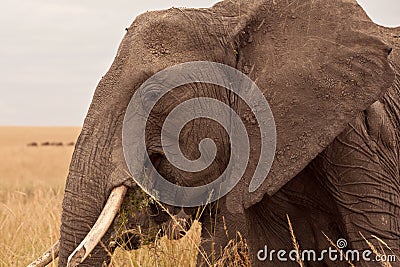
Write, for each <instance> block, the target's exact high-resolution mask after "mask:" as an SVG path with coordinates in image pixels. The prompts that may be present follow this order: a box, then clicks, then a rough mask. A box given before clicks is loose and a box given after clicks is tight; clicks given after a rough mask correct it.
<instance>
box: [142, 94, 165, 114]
mask: <svg viewBox="0 0 400 267" xmlns="http://www.w3.org/2000/svg"><path fill="white" fill-rule="evenodd" d="M160 95H161V92H160V91H159V90H158V89H150V90H147V91H146V92H145V93H144V94H143V95H142V101H143V102H142V103H143V107H144V108H145V110H146V111H147V112H149V111H150V110H151V108H152V107H153V106H154V105H155V104H156V102H157V100H158V98H159V97H160Z"/></svg>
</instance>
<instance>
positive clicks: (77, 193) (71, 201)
mask: <svg viewBox="0 0 400 267" xmlns="http://www.w3.org/2000/svg"><path fill="white" fill-rule="evenodd" d="M87 122H88V119H87V120H86V122H85V126H84V128H83V129H82V132H81V135H80V136H79V139H78V142H77V145H76V148H75V151H74V155H73V157H72V161H71V165H70V169H69V174H68V178H67V183H66V188H65V194H64V199H63V204H62V209H63V211H62V217H61V222H62V224H61V228H60V253H59V266H67V262H68V257H69V256H70V255H71V254H72V252H73V251H74V250H75V249H76V248H77V247H78V245H79V244H80V243H81V242H82V241H83V239H84V238H85V237H86V236H87V234H88V233H89V231H90V230H91V229H92V228H93V226H94V224H95V222H96V221H97V219H98V218H99V216H100V214H101V212H102V210H103V208H104V206H105V204H106V201H107V198H108V196H109V195H110V193H111V191H112V190H113V188H115V187H118V186H119V185H121V184H114V182H113V181H112V180H110V176H111V171H112V170H113V169H114V166H113V163H112V162H111V161H110V158H109V155H110V154H111V151H112V147H113V146H112V144H110V140H109V139H106V138H100V139H99V138H96V135H97V134H99V135H103V134H104V133H100V132H97V131H98V130H93V129H103V131H109V128H108V129H107V127H99V126H98V125H97V126H95V127H94V125H90V123H87ZM103 136H104V135H103ZM105 136H107V135H105ZM109 238H110V231H107V232H106V233H105V234H104V236H103V238H102V239H101V241H102V242H99V244H97V246H96V247H95V248H94V249H93V251H92V252H91V254H90V256H89V257H88V258H87V259H86V260H85V261H84V262H83V263H82V264H81V265H80V266H101V264H102V263H103V261H105V260H106V261H107V260H109V257H108V253H107V251H106V249H105V248H104V247H103V246H102V243H103V244H105V245H107V244H108V240H109Z"/></svg>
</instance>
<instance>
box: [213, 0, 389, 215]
mask: <svg viewBox="0 0 400 267" xmlns="http://www.w3.org/2000/svg"><path fill="white" fill-rule="evenodd" d="M228 2H229V5H228V6H229V8H231V6H232V1H228ZM256 2H257V1H256ZM254 3H255V2H253V3H252V4H251V5H252V8H251V10H253V11H251V12H252V13H250V14H249V13H247V14H246V20H247V24H246V26H245V27H244V28H243V29H242V31H241V33H240V34H239V36H238V40H239V44H240V47H239V48H238V55H239V58H238V65H237V68H238V69H239V70H241V71H243V72H244V73H246V74H248V75H249V76H250V78H252V79H253V80H254V81H256V83H257V85H258V86H259V88H260V89H261V90H262V91H263V93H264V96H265V98H266V99H267V100H268V102H269V104H270V107H271V110H272V112H273V115H274V118H275V123H276V128H277V149H276V155H275V160H274V163H273V165H272V168H271V170H270V172H269V174H268V176H267V178H266V179H265V181H264V182H263V183H262V184H261V186H260V187H259V188H258V189H257V190H256V191H254V192H249V189H248V185H249V184H250V181H251V178H252V175H253V173H254V169H255V167H256V165H257V164H263V163H262V162H258V161H257V159H255V160H251V161H250V164H249V167H248V169H247V171H246V174H245V177H244V179H243V180H242V182H240V183H239V184H238V185H237V186H236V188H234V190H233V191H232V192H231V193H230V194H229V195H228V203H233V204H232V205H230V207H228V208H230V209H231V210H233V211H234V210H235V209H236V208H235V207H236V206H237V205H236V204H235V203H237V204H243V206H244V207H245V208H247V207H249V206H251V205H253V204H255V203H257V202H259V201H260V200H261V199H262V197H263V196H264V195H265V194H266V193H267V194H269V195H272V194H274V193H275V192H277V191H278V190H279V189H280V188H281V187H282V186H284V185H285V184H286V183H287V182H288V181H289V180H291V179H292V178H293V177H295V176H296V175H297V174H298V173H299V172H300V171H301V170H302V169H303V168H305V167H306V166H307V164H309V163H310V161H312V160H313V159H314V158H315V157H316V156H317V155H318V154H319V153H320V152H322V151H323V150H324V149H325V148H326V147H327V146H328V145H329V144H330V143H331V142H332V141H333V139H334V138H335V137H336V136H337V135H339V133H340V132H342V131H343V130H344V128H345V127H346V125H347V123H349V122H350V121H351V120H352V119H353V118H354V117H355V116H356V114H357V113H359V112H361V111H363V110H365V109H366V108H367V107H368V106H370V105H371V104H372V103H374V102H375V101H376V100H377V99H379V98H380V97H382V96H383V94H384V93H385V91H386V90H387V88H389V87H390V86H391V84H392V81H393V79H394V74H393V71H392V69H391V68H390V66H389V64H388V55H389V53H390V48H389V46H387V45H386V44H384V43H383V42H382V41H381V40H380V39H379V38H377V37H375V36H374V35H373V34H371V32H370V30H366V29H367V28H374V27H378V26H377V25H375V24H374V23H373V22H372V21H370V20H369V19H368V17H367V16H366V15H365V13H364V11H363V10H362V8H361V7H360V6H359V5H358V4H357V3H356V1H355V0H335V1H332V0H304V1H291V0H289V1H279V0H271V1H262V2H260V1H259V2H258V6H257V8H254ZM222 5H223V4H221V6H222ZM221 6H219V7H218V8H221ZM241 9H242V10H243V9H245V8H244V7H243V6H242V7H241ZM360 18H363V25H364V26H363V27H358V26H359V25H360ZM255 143H257V141H256V142H255ZM238 206H240V205H238Z"/></svg>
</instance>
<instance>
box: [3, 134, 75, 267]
mask: <svg viewBox="0 0 400 267" xmlns="http://www.w3.org/2000/svg"><path fill="white" fill-rule="evenodd" d="M78 134H79V128H28V127H0V159H1V160H0V184H1V187H0V266H24V265H26V264H27V263H29V262H30V261H31V260H32V259H33V258H35V257H36V256H38V255H39V254H41V253H42V252H44V251H45V250H46V249H47V248H49V247H50V246H51V244H52V243H54V242H55V241H56V240H57V239H58V237H59V226H60V213H61V200H62V195H63V187H64V183H65V177H66V175H67V173H68V165H69V161H70V158H71V155H72V151H73V147H71V146H62V147H41V146H39V147H28V146H27V144H28V143H30V142H38V143H42V142H46V141H49V142H52V141H60V142H65V143H67V142H71V141H75V140H76V138H77V136H78Z"/></svg>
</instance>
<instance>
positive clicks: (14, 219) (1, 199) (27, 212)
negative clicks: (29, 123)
mask: <svg viewBox="0 0 400 267" xmlns="http://www.w3.org/2000/svg"><path fill="white" fill-rule="evenodd" d="M79 132H80V128H70V127H59V128H54V127H53V128H48V127H0V266H7V267H8V266H26V265H27V264H29V263H30V262H31V261H32V260H34V259H35V258H37V257H38V256H40V255H41V254H42V253H43V252H44V251H46V250H47V249H48V248H49V247H50V246H51V245H52V244H53V243H55V242H56V241H57V240H58V238H59V227H60V223H61V221H60V220H61V203H62V197H63V192H64V186H65V181H66V177H67V174H68V167H69V162H70V160H71V157H72V153H73V150H74V145H73V144H72V143H73V142H75V141H76V139H77V138H78V135H79ZM61 143H62V144H61ZM199 240H200V225H199V224H194V226H193V227H192V229H191V230H190V231H189V232H188V233H187V235H186V236H185V237H183V238H182V239H180V240H179V241H169V240H166V239H165V238H157V239H156V241H155V242H154V244H151V245H148V246H146V247H144V248H142V249H139V250H136V251H125V250H122V249H117V251H116V252H115V253H114V255H113V257H112V260H111V266H115V267H117V266H171V267H172V266H195V265H196V258H197V254H198V244H199ZM49 266H57V261H55V262H53V263H52V265H49Z"/></svg>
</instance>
